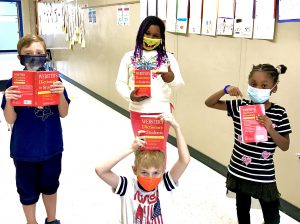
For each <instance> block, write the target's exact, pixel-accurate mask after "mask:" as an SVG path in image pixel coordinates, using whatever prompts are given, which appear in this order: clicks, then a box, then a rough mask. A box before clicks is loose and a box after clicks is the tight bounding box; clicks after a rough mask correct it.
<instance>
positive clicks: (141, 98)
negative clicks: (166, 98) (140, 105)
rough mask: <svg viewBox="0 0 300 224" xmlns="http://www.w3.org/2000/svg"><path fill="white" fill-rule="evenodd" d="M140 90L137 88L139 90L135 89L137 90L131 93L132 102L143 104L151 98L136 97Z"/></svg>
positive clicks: (144, 96)
mask: <svg viewBox="0 0 300 224" xmlns="http://www.w3.org/2000/svg"><path fill="white" fill-rule="evenodd" d="M138 90H139V88H137V89H135V90H133V91H132V92H131V94H130V99H131V101H133V102H141V101H143V100H145V99H148V98H149V96H146V95H141V96H138V95H136V92H137V91H138Z"/></svg>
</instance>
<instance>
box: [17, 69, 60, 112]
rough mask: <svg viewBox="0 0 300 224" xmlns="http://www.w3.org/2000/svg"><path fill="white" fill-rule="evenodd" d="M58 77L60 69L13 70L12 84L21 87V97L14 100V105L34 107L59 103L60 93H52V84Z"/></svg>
mask: <svg viewBox="0 0 300 224" xmlns="http://www.w3.org/2000/svg"><path fill="white" fill-rule="evenodd" d="M58 79H59V72H58V71H13V74H12V84H13V85H14V86H18V87H19V88H18V90H20V91H21V97H20V98H19V99H18V100H12V101H11V103H12V105H13V106H32V107H43V106H49V105H57V104H58V103H59V94H57V93H51V92H50V85H52V84H53V83H54V82H56V81H58Z"/></svg>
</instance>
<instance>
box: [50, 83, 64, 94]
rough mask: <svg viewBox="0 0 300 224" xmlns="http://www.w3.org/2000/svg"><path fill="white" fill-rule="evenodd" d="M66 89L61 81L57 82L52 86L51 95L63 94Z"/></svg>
mask: <svg viewBox="0 0 300 224" xmlns="http://www.w3.org/2000/svg"><path fill="white" fill-rule="evenodd" d="M64 89H65V87H64V85H63V83H62V82H61V81H56V82H54V83H53V84H52V85H50V91H51V93H58V94H63V92H64Z"/></svg>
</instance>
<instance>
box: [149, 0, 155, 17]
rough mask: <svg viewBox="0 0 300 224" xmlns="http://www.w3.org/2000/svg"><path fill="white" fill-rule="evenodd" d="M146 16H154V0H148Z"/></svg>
mask: <svg viewBox="0 0 300 224" xmlns="http://www.w3.org/2000/svg"><path fill="white" fill-rule="evenodd" d="M148 16H156V0H148Z"/></svg>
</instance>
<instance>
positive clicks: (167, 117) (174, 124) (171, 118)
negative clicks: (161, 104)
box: [160, 113, 179, 129]
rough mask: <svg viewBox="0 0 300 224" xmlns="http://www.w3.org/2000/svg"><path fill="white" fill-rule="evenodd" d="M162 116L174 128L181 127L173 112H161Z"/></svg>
mask: <svg viewBox="0 0 300 224" xmlns="http://www.w3.org/2000/svg"><path fill="white" fill-rule="evenodd" d="M160 118H161V119H163V120H165V121H166V122H168V123H169V124H170V125H171V126H172V127H173V128H174V129H176V128H179V124H178V123H177V121H176V120H175V118H174V116H173V115H172V114H171V113H164V114H161V115H160Z"/></svg>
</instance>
